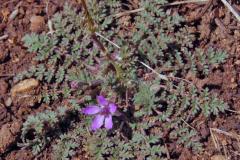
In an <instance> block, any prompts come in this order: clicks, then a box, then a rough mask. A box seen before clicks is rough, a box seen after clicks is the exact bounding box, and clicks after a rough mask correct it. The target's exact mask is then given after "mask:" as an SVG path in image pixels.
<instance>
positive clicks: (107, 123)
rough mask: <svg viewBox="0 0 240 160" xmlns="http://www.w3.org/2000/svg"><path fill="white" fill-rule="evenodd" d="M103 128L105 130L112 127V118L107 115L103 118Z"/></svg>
mask: <svg viewBox="0 0 240 160" xmlns="http://www.w3.org/2000/svg"><path fill="white" fill-rule="evenodd" d="M104 127H105V128H106V129H111V128H112V127H113V122H112V116H111V115H109V116H107V117H106V118H105V122H104Z"/></svg>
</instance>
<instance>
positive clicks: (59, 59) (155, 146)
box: [15, 0, 227, 160]
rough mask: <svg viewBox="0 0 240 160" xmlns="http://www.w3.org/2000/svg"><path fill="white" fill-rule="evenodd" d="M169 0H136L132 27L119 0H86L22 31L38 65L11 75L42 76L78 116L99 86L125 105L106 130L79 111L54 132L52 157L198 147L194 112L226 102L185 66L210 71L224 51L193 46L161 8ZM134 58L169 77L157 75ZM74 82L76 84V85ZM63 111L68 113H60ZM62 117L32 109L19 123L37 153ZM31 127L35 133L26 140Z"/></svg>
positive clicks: (49, 95)
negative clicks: (40, 26) (45, 28)
mask: <svg viewBox="0 0 240 160" xmlns="http://www.w3.org/2000/svg"><path fill="white" fill-rule="evenodd" d="M166 2H167V1H165V0H149V1H145V0H140V1H139V4H138V7H139V8H143V10H142V11H140V12H138V13H135V14H134V15H129V16H130V17H131V22H129V23H131V24H132V25H133V28H134V29H132V30H131V31H127V30H126V27H125V26H124V24H123V22H122V21H120V20H119V19H117V18H116V17H115V16H114V15H115V14H117V13H119V12H120V11H121V9H122V8H123V5H122V4H121V3H120V2H119V1H116V0H105V1H97V0H92V1H87V3H86V7H81V9H80V10H76V9H74V8H73V7H71V6H69V5H65V7H64V10H63V11H62V12H60V13H57V14H56V15H55V16H54V17H53V19H52V22H53V25H54V29H55V32H54V33H53V34H50V35H49V34H46V33H42V34H40V35H37V34H30V35H26V36H25V37H24V38H23V41H24V44H25V46H26V47H28V49H29V51H30V52H36V53H37V56H36V57H35V60H36V61H37V62H38V64H37V65H36V66H33V67H31V68H30V69H29V70H28V71H25V72H23V73H21V74H19V75H18V76H17V77H15V81H19V80H21V79H23V78H25V77H35V78H37V79H39V80H40V81H42V84H43V86H42V97H43V102H45V103H48V104H51V103H53V102H56V101H57V102H58V103H61V100H68V101H69V102H70V106H72V107H73V110H72V112H77V113H79V115H81V113H80V110H81V108H82V106H83V105H82V104H83V103H84V105H85V106H86V105H87V104H88V103H89V104H96V103H94V102H93V100H94V99H95V97H94V96H93V95H96V92H97V93H103V94H105V95H106V96H107V97H109V98H110V97H111V98H112V97H115V98H114V99H113V101H114V103H116V104H119V106H120V108H123V107H122V105H123V104H124V103H125V104H126V107H125V108H124V109H120V108H119V110H121V112H122V116H121V117H115V119H114V124H115V125H114V129H113V130H111V131H106V130H104V129H101V130H99V131H97V132H94V133H92V132H90V131H89V130H88V126H89V124H90V122H91V118H89V117H84V116H83V117H81V120H79V121H78V122H74V125H71V127H69V130H67V131H66V132H67V133H62V132H60V131H59V132H58V135H59V138H58V139H57V140H56V144H55V145H54V147H53V148H54V154H53V158H54V159H67V158H70V157H71V156H73V155H74V154H75V153H76V152H80V153H84V154H86V155H87V156H88V157H90V159H96V160H98V159H159V157H161V158H166V157H168V156H169V154H170V156H172V155H174V154H172V153H169V151H168V148H167V146H168V144H169V143H174V144H175V145H180V146H183V147H187V148H189V149H192V151H194V152H200V151H201V150H202V149H203V148H202V144H201V136H200V135H199V134H198V132H197V131H196V130H195V129H194V128H193V127H189V126H190V125H189V124H192V125H194V123H192V122H193V120H194V119H196V118H197V117H198V116H199V115H204V116H205V117H206V118H210V117H211V116H218V115H219V113H220V112H224V110H225V109H226V108H227V105H226V104H225V103H224V102H223V101H221V100H220V99H218V98H217V96H215V95H213V94H210V93H211V91H210V90H209V89H208V88H198V87H196V86H195V84H193V83H192V82H190V81H188V80H186V79H184V78H185V77H186V76H187V74H189V73H191V74H193V75H195V76H199V75H202V74H204V76H208V74H209V71H210V70H211V69H212V68H213V67H216V66H217V65H218V64H220V63H223V62H224V61H225V59H226V57H227V54H226V53H225V52H222V51H220V50H217V49H214V48H213V47H210V48H208V49H206V50H202V49H197V48H195V47H194V45H195V44H194V42H195V41H196V38H197V37H196V35H194V34H193V33H189V32H188V28H187V26H185V25H184V19H183V18H182V17H181V16H179V15H178V14H177V13H174V15H172V14H169V12H166V10H167V8H164V7H163V4H165V3H166ZM123 31H124V32H126V34H122V33H121V32H123ZM96 33H100V34H101V35H103V36H105V37H106V38H107V39H109V40H111V41H113V42H115V43H117V44H118V45H119V46H120V48H118V47H115V46H114V45H112V44H111V43H110V42H109V41H106V40H105V39H102V38H100V37H98V36H97V34H96ZM116 57H117V58H116ZM139 62H144V63H146V64H148V65H149V67H151V68H153V69H154V70H155V71H157V72H159V73H161V74H163V75H165V76H166V77H167V78H166V79H159V78H158V76H157V75H154V74H153V73H149V72H150V70H148V68H144V66H143V65H141V63H139ZM72 81H74V82H75V83H77V85H76V87H74V88H72V87H71V85H70V83H71V82H72ZM123 95H128V96H123ZM126 97H127V98H126ZM69 99H70V100H69ZM79 99H80V100H81V101H80V102H77V100H79ZM79 103H81V105H80V104H79ZM65 116H66V112H64V113H63V115H62V116H61V117H65ZM81 116H82V115H81ZM61 117H60V116H58V113H57V112H55V111H47V112H43V113H39V114H37V115H36V116H30V117H29V118H28V119H27V120H26V122H25V123H24V126H23V130H22V140H23V142H24V144H25V146H31V147H32V149H33V152H34V153H35V154H37V153H39V152H40V151H41V150H42V149H43V148H44V147H45V146H46V144H47V143H49V140H50V139H55V137H56V136H53V135H51V136H49V133H50V132H56V130H52V129H51V128H55V127H56V126H57V125H58V124H59V121H61ZM64 120H65V119H64ZM46 124H47V125H48V127H45V126H46ZM32 129H33V130H34V139H33V140H30V141H29V140H26V139H25V137H26V135H27V134H29V132H30V131H31V130H32ZM173 158H174V157H173Z"/></svg>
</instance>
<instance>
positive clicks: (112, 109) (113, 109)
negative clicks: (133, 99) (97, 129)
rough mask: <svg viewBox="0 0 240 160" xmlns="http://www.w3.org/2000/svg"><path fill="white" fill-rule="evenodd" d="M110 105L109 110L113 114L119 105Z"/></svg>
mask: <svg viewBox="0 0 240 160" xmlns="http://www.w3.org/2000/svg"><path fill="white" fill-rule="evenodd" d="M108 107H109V112H110V113H112V114H113V113H114V112H116V110H117V106H116V104H114V103H110V104H109V106H108Z"/></svg>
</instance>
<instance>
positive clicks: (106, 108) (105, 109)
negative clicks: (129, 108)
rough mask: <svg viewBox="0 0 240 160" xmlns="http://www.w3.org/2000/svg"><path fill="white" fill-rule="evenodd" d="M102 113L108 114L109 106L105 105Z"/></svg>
mask: <svg viewBox="0 0 240 160" xmlns="http://www.w3.org/2000/svg"><path fill="white" fill-rule="evenodd" d="M101 114H102V115H104V116H107V115H109V114H110V110H109V108H108V107H106V106H104V107H103V109H102V111H101Z"/></svg>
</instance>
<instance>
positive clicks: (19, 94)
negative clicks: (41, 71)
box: [11, 78, 41, 107]
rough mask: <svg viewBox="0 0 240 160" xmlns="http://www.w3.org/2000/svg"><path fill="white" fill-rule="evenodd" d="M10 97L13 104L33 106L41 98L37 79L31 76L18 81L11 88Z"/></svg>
mask: <svg viewBox="0 0 240 160" xmlns="http://www.w3.org/2000/svg"><path fill="white" fill-rule="evenodd" d="M11 98H12V102H13V104H15V105H18V106H25V107H26V106H34V104H35V103H37V102H39V101H40V100H41V96H40V95H39V81H38V80H36V79H33V78H31V79H26V80H23V81H21V82H19V83H18V84H16V85H15V86H14V87H13V88H12V89H11Z"/></svg>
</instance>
